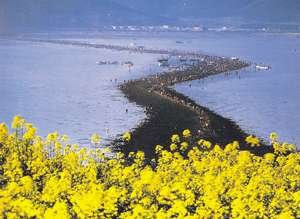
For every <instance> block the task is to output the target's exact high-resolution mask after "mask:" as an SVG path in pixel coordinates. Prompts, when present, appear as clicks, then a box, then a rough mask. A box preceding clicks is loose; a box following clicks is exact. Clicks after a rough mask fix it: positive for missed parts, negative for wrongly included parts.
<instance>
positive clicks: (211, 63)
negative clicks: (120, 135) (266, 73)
mask: <svg viewBox="0 0 300 219" xmlns="http://www.w3.org/2000/svg"><path fill="white" fill-rule="evenodd" d="M247 66H249V63H246V62H243V61H240V60H231V59H226V58H218V57H207V58H206V59H205V61H204V62H202V63H201V64H198V65H197V66H194V67H191V68H189V69H186V70H183V71H174V72H167V73H164V74H160V75H156V76H151V77H148V78H142V79H139V80H135V81H130V82H127V83H125V84H123V85H121V90H122V91H123V92H124V93H125V95H126V96H127V98H128V99H129V100H130V101H133V102H135V103H137V104H138V105H141V106H143V107H146V114H147V119H146V120H145V121H144V122H143V123H142V124H140V125H139V126H138V127H137V128H136V129H135V130H134V131H133V133H132V141H131V142H130V143H128V144H126V145H125V146H122V147H119V148H120V149H121V151H122V152H124V153H125V154H128V153H129V152H131V151H137V150H141V151H144V152H145V154H146V155H147V156H148V157H153V156H154V151H155V146H156V145H157V144H164V145H166V146H168V145H169V144H170V136H171V135H172V134H174V133H181V132H182V131H183V130H184V129H187V128H188V129H190V130H191V131H192V133H193V138H194V139H200V138H202V139H206V140H210V141H211V142H213V143H216V144H220V145H226V144H228V143H230V142H232V141H234V140H237V141H239V142H240V147H241V149H244V150H251V151H252V152H253V153H255V154H259V155H260V154H264V153H266V152H269V149H268V148H267V147H260V148H255V149H253V148H250V147H249V146H247V145H246V144H245V143H243V142H244V140H245V137H247V136H248V134H246V133H245V132H244V131H243V130H241V129H240V127H239V126H238V125H237V124H236V123H235V122H233V121H231V120H229V119H226V118H224V117H222V116H220V115H218V114H216V113H214V112H212V111H211V110H209V109H207V108H206V107H203V106H200V105H198V104H197V103H195V102H194V101H193V100H191V99H190V98H188V97H187V96H184V95H183V94H180V93H178V92H176V91H175V90H174V89H172V88H170V86H172V85H174V84H176V83H180V82H184V81H190V80H195V79H201V78H205V77H207V76H210V75H215V74H219V73H222V72H227V71H234V70H239V69H241V68H244V67H247Z"/></svg>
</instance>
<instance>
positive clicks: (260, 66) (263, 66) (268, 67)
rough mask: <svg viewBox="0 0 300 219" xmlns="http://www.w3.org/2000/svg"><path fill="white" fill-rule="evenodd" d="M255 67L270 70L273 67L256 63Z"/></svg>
mask: <svg viewBox="0 0 300 219" xmlns="http://www.w3.org/2000/svg"><path fill="white" fill-rule="evenodd" d="M255 68H256V69H258V70H269V69H271V67H270V66H268V65H256V66H255Z"/></svg>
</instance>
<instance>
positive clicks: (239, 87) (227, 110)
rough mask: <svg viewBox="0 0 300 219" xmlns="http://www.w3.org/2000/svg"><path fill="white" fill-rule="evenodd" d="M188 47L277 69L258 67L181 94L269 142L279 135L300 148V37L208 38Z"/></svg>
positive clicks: (185, 85)
mask: <svg viewBox="0 0 300 219" xmlns="http://www.w3.org/2000/svg"><path fill="white" fill-rule="evenodd" d="M188 45H189V46H191V47H193V48H195V47H196V48H201V49H202V50H204V51H207V52H208V53H212V54H220V55H225V56H238V57H241V58H243V59H245V60H248V61H251V62H256V63H264V64H267V65H270V66H271V67H272V69H271V70H269V71H256V70H255V68H253V67H252V68H250V69H247V70H243V71H240V72H239V74H238V75H236V74H235V73H233V74H232V75H231V76H227V77H225V76H224V75H219V76H215V77H210V78H207V79H205V80H202V81H193V82H192V83H183V84H179V85H176V90H177V91H179V92H182V93H184V94H185V95H188V96H190V97H191V98H192V99H194V100H196V101H197V102H198V103H199V104H201V105H204V106H207V107H208V108H210V109H212V110H214V111H215V112H217V113H219V114H221V115H223V116H225V117H227V118H231V119H232V120H234V121H236V122H237V123H238V124H239V125H240V126H241V127H242V128H243V129H244V130H246V131H248V132H249V133H254V134H256V135H257V136H259V137H261V138H264V139H268V136H269V133H270V132H273V131H275V132H277V133H278V134H279V135H280V139H281V140H285V141H289V142H291V143H296V144H297V145H300V113H299V109H300V62H299V60H300V35H295V34H262V33H260V34H255V33H252V34H247V35H246V34H237V33H227V34H207V35H202V36H201V35H200V36H199V38H198V39H195V40H191V41H190V42H189V43H188ZM189 84H191V85H192V86H191V88H190V87H189Z"/></svg>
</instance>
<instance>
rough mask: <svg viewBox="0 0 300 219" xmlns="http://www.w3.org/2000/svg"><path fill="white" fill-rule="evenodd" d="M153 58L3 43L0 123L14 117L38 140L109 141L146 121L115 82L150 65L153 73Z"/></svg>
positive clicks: (139, 73) (138, 74)
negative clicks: (96, 137) (35, 131)
mask: <svg viewBox="0 0 300 219" xmlns="http://www.w3.org/2000/svg"><path fill="white" fill-rule="evenodd" d="M156 56H157V55H151V54H145V55H143V56H141V55H139V54H134V53H129V52H116V51H110V50H103V49H92V48H80V47H72V46H62V45H55V44H46V43H44V44H43V43H31V42H18V41H13V40H2V41H0V81H1V85H0V93H1V98H0V105H1V108H0V120H1V121H5V122H6V123H10V121H11V119H12V117H13V116H14V115H17V114H19V115H22V116H23V117H25V118H26V120H28V121H30V122H32V123H34V124H35V125H36V126H37V127H38V128H39V134H40V135H42V136H44V135H46V134H47V133H49V132H52V131H58V132H59V133H62V134H68V135H69V136H70V138H71V139H72V140H74V142H79V143H82V144H88V143H89V136H90V135H91V134H92V133H100V134H101V136H102V137H103V138H104V139H106V140H111V139H113V138H115V136H116V135H117V134H120V133H123V132H125V131H128V130H130V129H132V128H134V127H135V126H136V124H137V123H139V122H140V121H142V120H143V119H144V118H145V114H144V111H143V109H142V108H140V107H138V106H136V105H135V104H133V103H129V102H128V101H127V99H126V98H125V97H124V96H123V94H122V93H121V92H120V90H119V89H118V84H119V83H121V82H123V80H128V79H131V78H136V77H141V76H143V75H145V74H149V73H151V72H152V71H151V70H149V69H152V67H153V72H154V71H155V72H156V71H157V70H154V69H155V66H152V67H151V65H152V63H155V60H156V59H157V57H156ZM99 60H110V61H115V60H117V61H127V60H131V61H133V62H134V67H133V68H132V69H130V71H129V69H128V68H127V67H126V66H122V65H116V66H100V65H97V64H96V62H97V61H99ZM116 79H117V80H116ZM126 109H128V113H127V112H126ZM106 143H107V141H106Z"/></svg>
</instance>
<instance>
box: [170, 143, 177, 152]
mask: <svg viewBox="0 0 300 219" xmlns="http://www.w3.org/2000/svg"><path fill="white" fill-rule="evenodd" d="M176 149H177V145H176V144H174V143H172V144H171V145H170V150H171V151H175V150H176Z"/></svg>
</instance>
